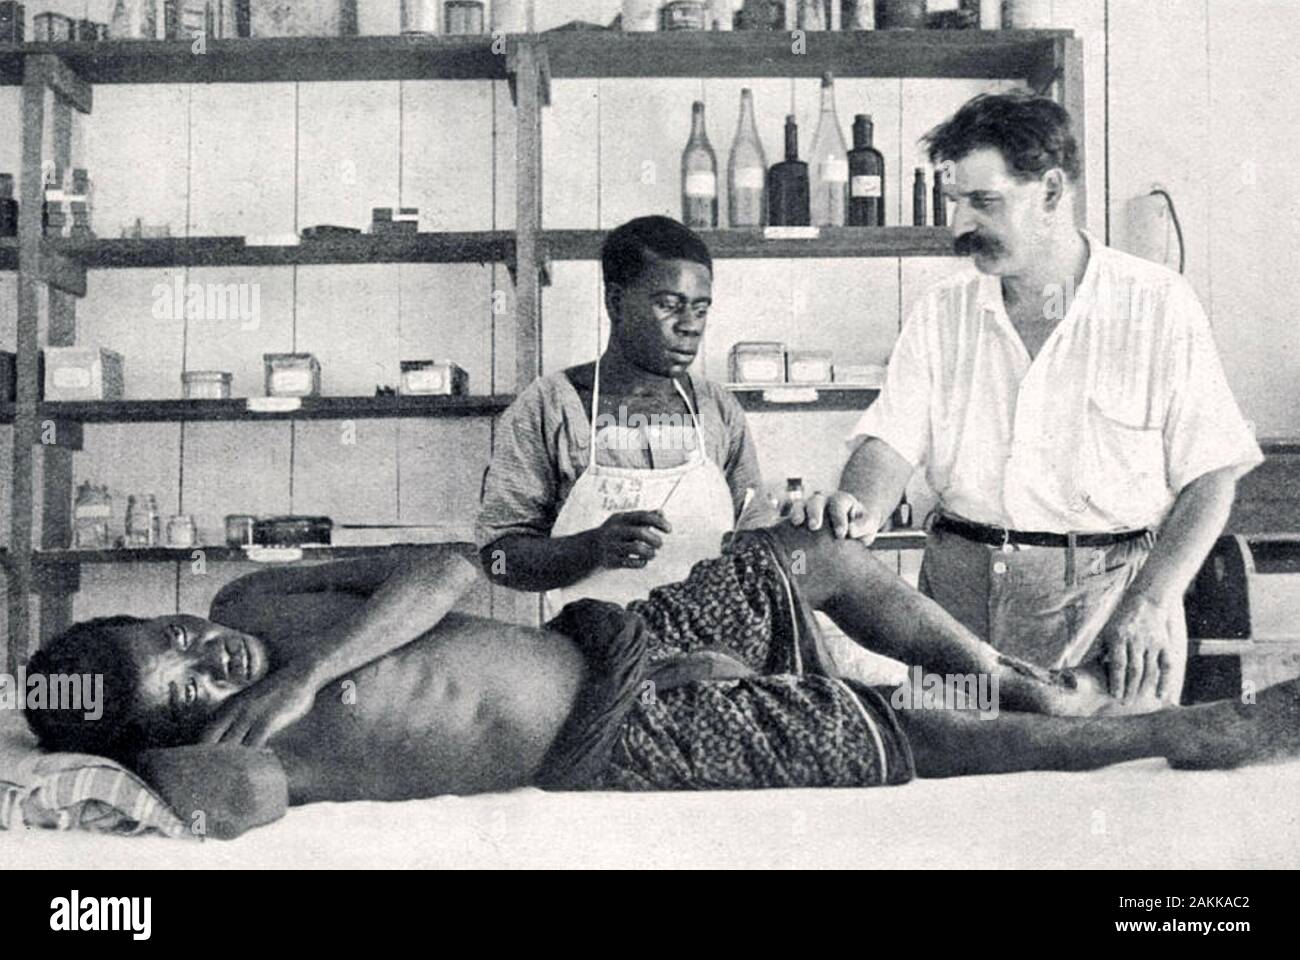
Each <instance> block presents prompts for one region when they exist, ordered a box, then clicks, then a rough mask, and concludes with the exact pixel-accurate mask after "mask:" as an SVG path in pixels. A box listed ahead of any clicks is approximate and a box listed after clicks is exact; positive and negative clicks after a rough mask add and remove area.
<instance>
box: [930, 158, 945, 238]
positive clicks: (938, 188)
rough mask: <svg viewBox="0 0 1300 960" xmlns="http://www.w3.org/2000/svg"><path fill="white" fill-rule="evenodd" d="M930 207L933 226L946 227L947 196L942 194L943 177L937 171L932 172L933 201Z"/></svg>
mask: <svg viewBox="0 0 1300 960" xmlns="http://www.w3.org/2000/svg"><path fill="white" fill-rule="evenodd" d="M931 206H932V207H933V208H934V225H935V226H936V227H946V226H948V196H947V194H945V193H944V192H943V175H942V174H940V173H939V171H938V170H936V171H935V172H934V200H933V202H932V203H931Z"/></svg>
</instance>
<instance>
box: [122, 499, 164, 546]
mask: <svg viewBox="0 0 1300 960" xmlns="http://www.w3.org/2000/svg"><path fill="white" fill-rule="evenodd" d="M159 526H160V517H159V516H158V500H157V498H156V497H154V495H153V494H152V493H146V494H137V495H133V496H130V497H128V498H127V501H126V546H127V547H129V548H132V549H141V548H147V547H156V546H158V536H159Z"/></svg>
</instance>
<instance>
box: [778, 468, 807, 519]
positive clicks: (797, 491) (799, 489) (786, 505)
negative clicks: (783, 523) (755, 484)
mask: <svg viewBox="0 0 1300 960" xmlns="http://www.w3.org/2000/svg"><path fill="white" fill-rule="evenodd" d="M801 500H803V478H802V477H791V478H790V479H789V480H787V481H786V482H785V500H783V501H782V502H781V516H782V517H788V516H790V508H791V507H793V506H794V505H795V504H796V503H798V502H799V501H801Z"/></svg>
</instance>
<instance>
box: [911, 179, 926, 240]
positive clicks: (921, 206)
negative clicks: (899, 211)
mask: <svg viewBox="0 0 1300 960" xmlns="http://www.w3.org/2000/svg"><path fill="white" fill-rule="evenodd" d="M912 225H913V226H915V227H924V226H925V168H924V167H917V168H916V176H915V179H914V180H913V181H912Z"/></svg>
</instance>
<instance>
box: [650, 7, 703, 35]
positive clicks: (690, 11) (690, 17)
mask: <svg viewBox="0 0 1300 960" xmlns="http://www.w3.org/2000/svg"><path fill="white" fill-rule="evenodd" d="M706 12H707V5H706V4H705V3H703V2H701V0H673V2H672V3H665V4H664V7H663V9H662V10H660V11H659V29H660V30H703V29H704V28H705V26H706V24H707V21H708V18H707V17H706V15H705V14H706Z"/></svg>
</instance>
